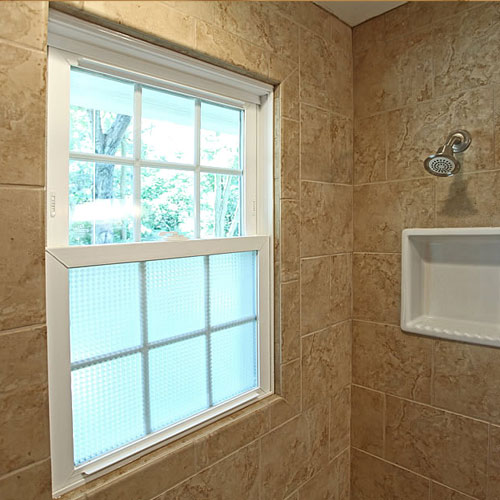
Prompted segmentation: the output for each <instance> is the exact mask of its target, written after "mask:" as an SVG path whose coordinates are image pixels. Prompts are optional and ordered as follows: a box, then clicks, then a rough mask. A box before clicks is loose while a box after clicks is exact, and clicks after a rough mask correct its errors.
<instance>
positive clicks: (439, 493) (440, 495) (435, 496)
mask: <svg viewBox="0 0 500 500" xmlns="http://www.w3.org/2000/svg"><path fill="white" fill-rule="evenodd" d="M431 490H432V493H431V500H474V498H473V497H470V496H469V495H464V494H463V493H459V492H458V491H456V490H452V489H450V488H447V487H446V486H443V485H442V484H437V483H432V485H431Z"/></svg>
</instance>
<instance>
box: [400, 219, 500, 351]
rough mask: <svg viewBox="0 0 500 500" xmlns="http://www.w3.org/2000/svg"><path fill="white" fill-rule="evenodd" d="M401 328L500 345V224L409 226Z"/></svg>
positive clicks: (405, 237) (404, 254)
mask: <svg viewBox="0 0 500 500" xmlns="http://www.w3.org/2000/svg"><path fill="white" fill-rule="evenodd" d="M402 243H403V245H402V280H401V329H402V330H404V331H406V332H411V333H418V334H421V335H428V336H431V337H439V338H444V339H449V340H459V341H462V342H470V343H474V344H485V345H493V346H498V347H500V228H497V227H495V228H439V229H405V230H404V231H403V242H402Z"/></svg>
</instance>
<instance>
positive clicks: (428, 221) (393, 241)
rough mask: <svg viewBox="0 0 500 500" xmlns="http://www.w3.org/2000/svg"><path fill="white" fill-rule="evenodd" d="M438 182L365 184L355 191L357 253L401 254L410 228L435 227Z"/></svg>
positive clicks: (417, 181)
mask: <svg viewBox="0 0 500 500" xmlns="http://www.w3.org/2000/svg"><path fill="white" fill-rule="evenodd" d="M434 186H435V181H434V179H433V178H432V177H431V176H429V178H428V179H419V180H412V181H404V182H384V183H380V184H378V183H377V184H365V185H363V186H355V188H354V214H353V218H354V220H353V225H354V251H355V252H400V251H401V233H402V231H403V229H406V228H408V227H432V226H433V224H434V199H435V194H434Z"/></svg>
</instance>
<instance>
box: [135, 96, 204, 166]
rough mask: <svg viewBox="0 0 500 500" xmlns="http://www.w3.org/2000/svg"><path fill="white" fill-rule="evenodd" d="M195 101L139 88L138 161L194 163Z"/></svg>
mask: <svg viewBox="0 0 500 500" xmlns="http://www.w3.org/2000/svg"><path fill="white" fill-rule="evenodd" d="M194 108H195V100H194V99H192V98H190V97H182V96H179V95H177V94H172V93H170V92H165V91H162V90H155V89H150V88H143V90H142V158H145V159H147V160H161V161H168V162H175V163H189V164H193V163H194V137H195V135H194Z"/></svg>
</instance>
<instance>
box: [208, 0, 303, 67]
mask: <svg viewBox="0 0 500 500" xmlns="http://www.w3.org/2000/svg"><path fill="white" fill-rule="evenodd" d="M215 22H216V24H218V25H219V26H220V27H221V28H223V29H224V30H226V31H228V32H230V33H232V34H233V35H237V36H239V37H240V38H243V39H245V40H247V41H248V42H251V43H252V44H254V45H257V46H258V47H261V48H262V49H265V50H267V51H269V52H272V53H273V54H274V55H277V56H282V57H287V58H288V59H291V60H298V56H299V28H298V26H297V25H296V24H295V23H293V22H291V21H290V20H288V19H287V18H286V17H284V16H282V15H280V13H279V11H277V10H276V9H275V8H273V7H272V6H268V5H266V3H265V2H216V14H215Z"/></svg>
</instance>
